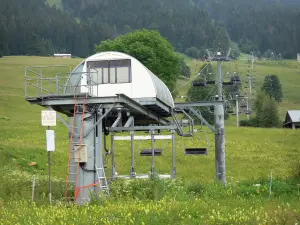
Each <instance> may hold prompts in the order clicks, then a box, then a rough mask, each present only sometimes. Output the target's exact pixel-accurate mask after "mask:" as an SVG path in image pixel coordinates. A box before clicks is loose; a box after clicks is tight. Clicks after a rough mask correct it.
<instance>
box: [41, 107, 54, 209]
mask: <svg viewBox="0 0 300 225" xmlns="http://www.w3.org/2000/svg"><path fill="white" fill-rule="evenodd" d="M42 126H46V127H48V129H47V130H46V149H47V152H48V175H49V202H50V204H51V201H52V196H51V173H50V172H51V171H50V168H51V152H54V150H55V137H54V130H50V126H56V111H52V110H42Z"/></svg>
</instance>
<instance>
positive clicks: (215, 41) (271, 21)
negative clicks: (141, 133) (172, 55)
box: [0, 0, 300, 58]
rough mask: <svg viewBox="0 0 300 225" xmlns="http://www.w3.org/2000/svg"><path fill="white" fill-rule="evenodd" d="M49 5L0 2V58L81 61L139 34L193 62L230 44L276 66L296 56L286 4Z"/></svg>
mask: <svg viewBox="0 0 300 225" xmlns="http://www.w3.org/2000/svg"><path fill="white" fill-rule="evenodd" d="M49 2H51V1H50V0H48V1H45V0H28V1H26V2H24V1H22V0H1V1H0V55H41V56H46V55H52V54H53V53H58V52H59V53H63V52H65V53H72V55H73V56H78V57H86V56H88V55H90V54H91V53H93V52H94V51H95V49H94V46H95V45H96V44H99V43H100V42H101V41H103V40H106V39H110V38H115V37H117V36H119V35H122V34H125V33H128V32H131V31H134V30H137V29H141V28H146V29H148V30H157V31H159V33H160V34H161V35H162V36H163V37H164V38H166V39H167V40H168V41H170V43H171V44H172V45H173V47H174V49H175V50H176V51H178V52H181V53H186V54H188V55H190V56H193V57H200V56H203V55H204V54H206V53H205V49H206V48H208V49H217V48H218V47H220V48H221V49H223V50H226V49H228V47H229V46H232V45H233V43H237V44H238V48H239V49H240V50H241V51H242V52H245V53H249V52H251V51H255V52H256V53H258V54H263V53H264V52H266V51H274V52H275V53H276V54H279V53H280V54H281V55H282V56H283V57H284V58H295V56H296V53H297V52H298V51H299V46H298V44H297V40H299V38H300V34H299V30H300V24H299V23H298V22H297V21H299V19H300V3H298V2H297V1H294V0H288V1H277V0H264V1H258V0H254V1H251V3H250V2H249V1H246V0H239V1H238V0H229V1H226V3H225V2H223V1H218V0H211V1H207V0H194V1H192V0H190V1H183V0H152V1H146V0H144V1H142V2H141V1H139V0H129V1H123V0H110V1H108V0H101V1H95V0H61V5H60V6H57V5H53V6H50V5H49V4H48V3H49ZM58 2H59V1H58ZM195 50H196V54H195Z"/></svg>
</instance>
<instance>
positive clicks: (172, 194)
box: [0, 56, 300, 224]
mask: <svg viewBox="0 0 300 225" xmlns="http://www.w3.org/2000/svg"><path fill="white" fill-rule="evenodd" d="M186 60H187V63H188V65H189V66H191V71H192V73H193V74H195V71H197V69H199V68H200V66H201V64H202V63H203V62H198V61H194V60H191V59H188V58H186ZM80 61H81V59H55V58H51V57H24V56H23V57H21V56H18V57H4V58H0V129H1V133H0V142H1V145H0V154H1V157H0V166H1V168H0V169H1V170H0V180H1V182H0V212H1V213H0V224H16V223H19V224H36V223H38V222H39V223H40V224H75V223H76V224H159V223H161V224H171V223H172V224H199V223H200V224H232V223H233V224H236V223H238V224H267V223H270V224H295V223H297V222H298V223H299V222H300V168H299V162H300V149H299V145H300V139H299V133H298V131H296V130H288V129H262V128H236V127H234V126H232V125H230V124H232V121H234V118H231V119H230V120H229V121H227V122H226V123H227V126H226V128H225V139H226V169H227V174H226V175H227V182H228V184H227V186H226V187H223V186H221V185H219V184H216V183H215V160H214V141H213V140H214V135H213V134H212V133H210V132H208V135H209V139H210V143H209V144H210V149H209V154H208V155H207V156H185V155H184V154H183V148H184V147H185V146H186V147H188V146H197V145H198V146H199V145H202V146H203V145H205V142H204V141H199V143H196V142H195V141H193V140H192V139H190V140H188V139H183V138H180V137H176V163H177V164H176V170H177V180H176V182H171V181H156V182H155V183H151V182H150V181H149V182H144V183H143V182H141V181H137V182H132V183H131V184H124V183H115V184H113V186H112V198H111V199H108V200H105V201H104V200H103V201H101V202H96V203H95V204H93V205H90V206H86V207H76V206H73V207H70V206H66V205H64V204H63V203H62V201H60V197H61V196H62V194H63V191H64V186H63V184H64V180H65V178H66V172H67V157H68V154H67V151H68V140H67V137H68V132H67V129H66V128H65V127H64V126H63V125H62V124H61V123H60V122H59V123H58V126H57V127H55V128H54V129H55V132H56V151H55V152H54V153H53V155H52V160H53V162H52V175H53V199H54V204H53V206H52V207H49V206H48V205H47V196H46V195H47V152H46V150H45V128H43V127H42V126H41V122H40V117H41V116H40V111H41V109H42V108H41V107H39V106H34V105H30V104H29V103H27V102H26V101H25V100H24V69H25V67H27V66H33V65H48V64H52V65H53V64H69V65H71V66H72V67H74V66H75V65H77V64H78V63H79V62H80ZM235 64H236V67H237V68H238V71H239V72H240V73H242V74H243V73H244V72H245V71H246V70H247V68H248V62H247V61H245V60H244V61H243V60H238V61H236V62H235ZM223 66H224V69H223V71H224V72H227V71H229V70H230V69H231V70H232V69H233V66H234V65H233V63H228V64H226V65H223ZM230 67H231V68H230ZM299 69H300V64H298V63H297V62H292V61H280V62H269V61H261V62H257V64H256V77H257V85H256V86H257V88H259V86H260V84H261V83H262V81H263V78H264V75H266V74H276V75H278V76H279V77H280V80H281V82H282V84H283V91H284V97H285V101H284V102H283V103H281V105H280V113H281V117H282V120H283V119H284V114H285V111H286V110H287V109H297V108H298V107H300V100H299V99H298V98H297V89H298V88H299V87H300V82H297V79H298V77H299V76H300V73H299ZM53 72H58V71H56V70H55V71H53ZM180 82H184V81H180ZM181 84H182V83H181ZM179 85H180V84H179ZM188 86H189V85H186V86H184V87H183V88H182V89H181V92H180V94H182V95H184V94H185V93H186V91H187V90H188ZM298 86H299V87H298ZM201 137H203V136H201ZM108 140H110V139H109V138H108ZM146 145H147V146H149V145H150V143H146V144H145V143H144V144H142V143H137V147H136V151H137V152H136V153H137V154H136V155H137V157H136V170H137V173H147V172H148V171H149V170H150V166H151V159H150V158H146V159H145V158H139V157H138V153H139V150H140V149H141V148H143V147H147V146H146ZM157 146H158V147H161V148H162V149H163V150H164V155H163V156H162V157H157V158H156V166H157V171H158V172H159V173H169V172H170V169H171V153H170V151H171V147H170V146H171V143H169V142H165V143H158V142H157ZM116 149H117V154H116V163H117V172H118V173H119V174H129V170H130V147H129V146H128V144H127V143H124V142H123V143H120V144H117V145H116ZM30 162H36V163H37V165H36V166H29V163H30ZM109 167H110V163H108V168H109ZM297 168H298V169H297ZM271 170H272V176H273V186H272V194H271V196H270V197H269V182H270V172H271ZM109 172H110V170H109V169H108V171H107V174H108V175H109V174H110V173H109ZM297 172H298V176H297ZM33 176H34V177H36V178H37V187H36V205H32V204H31V203H30V199H31V180H32V178H33ZM254 184H260V186H259V185H256V186H254Z"/></svg>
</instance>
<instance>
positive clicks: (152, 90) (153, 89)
mask: <svg viewBox="0 0 300 225" xmlns="http://www.w3.org/2000/svg"><path fill="white" fill-rule="evenodd" d="M123 59H127V60H128V59H129V60H130V62H131V68H130V69H131V82H127V83H102V84H99V86H98V90H97V96H98V97H105V96H113V95H116V94H125V95H127V96H128V97H130V98H132V99H135V100H137V101H143V100H146V99H150V98H157V99H159V100H160V101H162V102H163V103H165V104H166V105H168V106H169V107H172V108H173V107H174V100H173V97H172V95H171V92H170V90H169V89H168V87H167V86H166V85H165V84H164V83H163V82H162V81H161V80H160V79H159V78H158V77H157V76H156V75H154V74H153V73H152V72H151V71H150V70H149V69H148V68H146V67H145V66H144V65H143V64H142V63H141V62H140V61H138V60H137V59H136V58H134V57H132V56H130V55H127V54H124V53H121V52H100V53H97V54H94V55H92V56H90V57H88V58H87V59H85V60H84V62H83V63H81V64H80V65H78V66H77V67H76V69H75V70H74V72H86V71H87V64H88V63H89V62H98V61H113V60H123Z"/></svg>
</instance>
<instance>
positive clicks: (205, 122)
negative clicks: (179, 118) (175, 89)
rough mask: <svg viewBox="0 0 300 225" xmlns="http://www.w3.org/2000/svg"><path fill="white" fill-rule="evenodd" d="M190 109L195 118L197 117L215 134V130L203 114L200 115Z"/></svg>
mask: <svg viewBox="0 0 300 225" xmlns="http://www.w3.org/2000/svg"><path fill="white" fill-rule="evenodd" d="M190 109H191V111H192V113H194V115H195V116H197V117H198V118H199V119H200V120H201V121H202V122H203V123H204V124H205V125H206V126H207V127H208V128H209V129H210V130H211V131H212V132H213V133H215V129H214V128H213V127H212V126H211V125H210V124H209V123H208V122H207V121H206V120H205V119H204V118H203V116H202V115H201V114H199V113H198V112H197V111H196V110H195V109H194V108H190Z"/></svg>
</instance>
